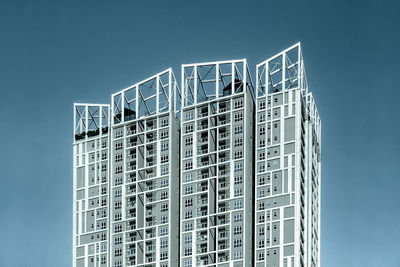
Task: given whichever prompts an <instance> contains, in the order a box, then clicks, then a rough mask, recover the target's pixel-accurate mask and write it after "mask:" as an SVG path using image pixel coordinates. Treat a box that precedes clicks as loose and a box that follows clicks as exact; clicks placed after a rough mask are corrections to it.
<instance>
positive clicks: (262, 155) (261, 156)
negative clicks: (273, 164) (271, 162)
mask: <svg viewBox="0 0 400 267" xmlns="http://www.w3.org/2000/svg"><path fill="white" fill-rule="evenodd" d="M258 159H259V160H263V159H265V151H261V152H259V153H258Z"/></svg>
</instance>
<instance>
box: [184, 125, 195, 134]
mask: <svg viewBox="0 0 400 267" xmlns="http://www.w3.org/2000/svg"><path fill="white" fill-rule="evenodd" d="M191 132H193V124H186V125H185V133H191Z"/></svg>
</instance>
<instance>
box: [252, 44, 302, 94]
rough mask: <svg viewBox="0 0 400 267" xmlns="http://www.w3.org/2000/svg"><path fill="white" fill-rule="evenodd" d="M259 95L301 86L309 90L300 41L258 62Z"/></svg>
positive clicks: (257, 84)
mask: <svg viewBox="0 0 400 267" xmlns="http://www.w3.org/2000/svg"><path fill="white" fill-rule="evenodd" d="M256 77H257V78H256V88H257V96H263V95H266V94H272V93H276V92H280V91H285V90H291V89H295V88H301V89H302V91H305V92H303V95H306V94H307V92H308V85H307V79H306V72H305V69H304V61H303V54H302V51H301V44H300V42H298V43H296V44H294V45H292V46H291V47H289V48H287V49H285V50H283V51H282V52H280V53H278V54H276V55H274V56H272V57H270V58H269V59H267V60H265V61H263V62H261V63H259V64H257V67H256Z"/></svg>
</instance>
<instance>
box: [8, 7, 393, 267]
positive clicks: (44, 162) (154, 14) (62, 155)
mask: <svg viewBox="0 0 400 267" xmlns="http://www.w3.org/2000/svg"><path fill="white" fill-rule="evenodd" d="M399 14H400V4H399V2H398V1H378V0H376V1H369V0H367V1H353V0H349V1H299V0H297V1H295V0H292V1H288V0H283V1H278V0H274V1H266V0H264V1H206V0H201V1H181V2H175V1H134V0H130V1H128V0H120V1H102V0H96V1H82V0H80V1H72V0H63V1H54V0H49V1H41V0H35V1H33V0H32V1H28V0H27V1H19V0H13V1H7V0H1V1H0V100H1V104H0V122H1V124H0V127H1V130H0V135H1V136H0V142H1V145H0V149H1V152H2V153H1V154H0V178H1V186H0V188H1V193H0V203H1V204H0V240H1V243H0V266H1V267H13V266H16V267H22V266H39V267H47V266H48V267H54V266H57V267H67V266H71V264H72V146H71V144H72V127H73V122H72V119H73V116H72V115H73V113H72V111H73V102H75V101H76V102H92V103H109V102H110V96H111V93H113V92H116V91H118V90H120V89H122V88H125V87H127V86H128V85H130V84H133V83H136V82H138V81H141V80H143V79H145V78H146V77H148V76H151V75H153V74H155V73H157V72H159V71H162V70H164V69H166V68H168V67H170V66H171V67H173V69H174V71H175V74H176V76H177V77H179V75H180V64H183V63H193V62H202V61H216V60H224V59H236V58H247V59H248V63H249V64H250V68H251V70H252V71H253V76H254V74H255V64H256V63H258V62H260V61H263V60H264V59H266V58H268V57H270V56H272V55H273V54H275V53H278V52H279V51H281V50H283V49H285V48H286V47H289V46H290V45H292V44H294V43H295V42H297V41H301V42H302V46H303V54H304V58H305V66H306V70H307V76H308V83H309V89H310V90H311V91H312V92H313V94H314V97H315V100H316V102H317V104H318V108H319V112H320V115H321V119H322V126H323V132H322V142H323V144H322V162H323V164H322V179H323V180H322V236H321V238H322V244H321V250H322V256H321V257H322V258H321V261H322V264H321V266H323V267H337V266H362V267H367V266H400V253H399V248H400V212H399V211H400V208H399V204H400V194H399V187H400V174H399V162H400V157H399V152H400V134H399V131H400V125H399V124H400V119H399V110H398V109H397V108H398V107H399V100H400V86H399V82H398V79H399V77H400V75H399V62H400V52H399V51H400V29H399V28H400V15H399Z"/></svg>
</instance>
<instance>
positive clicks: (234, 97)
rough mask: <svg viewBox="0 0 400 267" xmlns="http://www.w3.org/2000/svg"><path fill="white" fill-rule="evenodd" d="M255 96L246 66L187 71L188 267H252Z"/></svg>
mask: <svg viewBox="0 0 400 267" xmlns="http://www.w3.org/2000/svg"><path fill="white" fill-rule="evenodd" d="M252 92H253V86H252V81H251V78H250V75H249V70H248V67H247V63H246V60H245V59H244V60H232V61H221V62H210V63H201V64H190V65H183V66H182V120H181V129H182V133H181V155H182V163H181V177H182V182H181V195H182V197H181V226H180V228H181V236H180V243H181V250H180V253H181V266H203V265H209V266H251V262H252V232H253V229H252V206H253V203H252V190H253V178H252V177H253V166H252V162H253V142H252V139H253V120H252V119H251V118H253V106H254V100H253V96H252ZM246 118H250V119H246Z"/></svg>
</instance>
